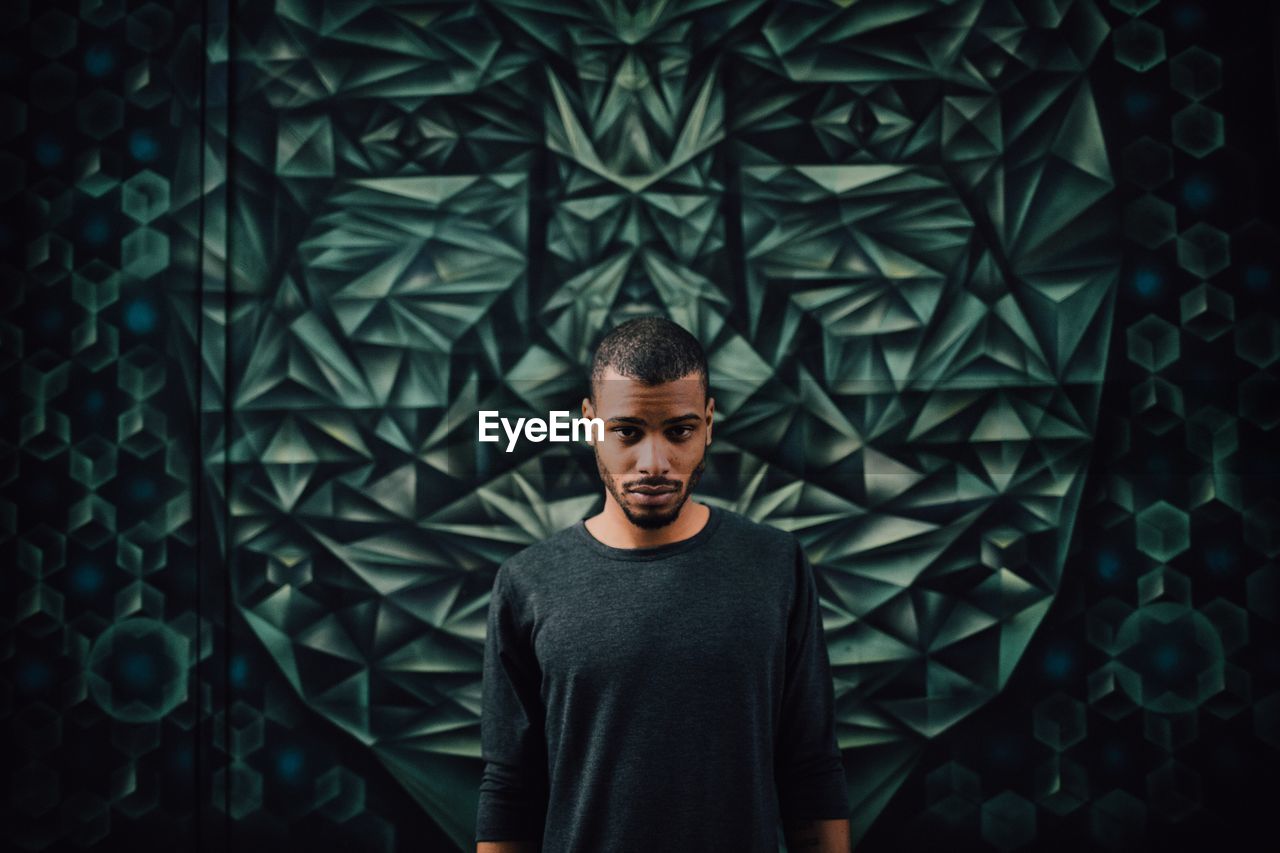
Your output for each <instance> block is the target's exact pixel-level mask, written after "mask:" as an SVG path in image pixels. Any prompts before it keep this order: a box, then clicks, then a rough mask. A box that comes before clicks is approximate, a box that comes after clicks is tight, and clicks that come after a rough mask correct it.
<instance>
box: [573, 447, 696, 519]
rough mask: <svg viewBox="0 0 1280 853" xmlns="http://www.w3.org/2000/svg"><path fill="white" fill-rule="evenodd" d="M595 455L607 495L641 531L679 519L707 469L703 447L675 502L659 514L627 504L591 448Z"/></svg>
mask: <svg viewBox="0 0 1280 853" xmlns="http://www.w3.org/2000/svg"><path fill="white" fill-rule="evenodd" d="M593 449H594V450H595V455H596V469H597V470H598V471H599V472H600V479H601V480H604V485H605V488H606V489H608V490H609V494H611V495H613V499H614V501H616V502H617V504H618V506H620V507H622V512H623V514H624V515H625V516H626V517H627V521H629V522H631V523H632V524H634V525H635V526H636V527H639V528H640V529H642V530H657V529H659V528H661V527H666V526H667V525H668V524H670V523H671V522H673V521H675V520H676V519H677V518H679V517H680V510H681V509H682V508H683V507H684V503H685V501H687V500H689V498H690V497H691V496H692V495H693V489H694V487H695V486H697V485H698V481H699V480H701V479H702V472H703V471H705V470H706V467H707V451H706V447H705V445H704V446H703V450H702V457H701V458H700V459H699V460H698V464H697V465H696V466H694V469H693V471H692V472H691V473H690V474H689V480H688V482H686V483H684V484H682V487H681V488H680V489H679V492H678V495H677V497H676V500H675V502H674V503H673V504H672V505H671V506H670V507H669V508H668V509H665V510H663V511H661V512H657V511H649V510H646V509H643V508H641V509H640V510H639V511H636V510H634V509H632V508H631V506H630V505H629V504H628V503H627V500H626V497H627V494H626V492H624V491H623V490H622V487H620V486H619V485H618V481H617V480H615V479H614V477H613V475H612V474H611V473H609V469H608V468H606V467H605V466H604V463H602V462H601V461H600V450H599V449H598V448H593Z"/></svg>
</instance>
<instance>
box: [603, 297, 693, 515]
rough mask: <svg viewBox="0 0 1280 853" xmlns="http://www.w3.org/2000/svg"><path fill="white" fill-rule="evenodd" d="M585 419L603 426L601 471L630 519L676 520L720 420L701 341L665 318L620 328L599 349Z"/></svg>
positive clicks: (633, 322)
mask: <svg viewBox="0 0 1280 853" xmlns="http://www.w3.org/2000/svg"><path fill="white" fill-rule="evenodd" d="M582 414H583V416H584V417H588V418H592V417H598V418H602V419H603V420H604V441H603V442H593V445H592V446H593V448H594V450H595V455H596V467H597V468H598V469H599V471H600V478H601V479H602V480H604V484H605V487H606V488H607V489H608V491H609V495H610V496H611V497H612V499H613V500H614V501H615V502H616V503H617V504H618V506H619V507H620V508H621V510H622V512H623V513H624V514H625V515H626V517H627V520H629V521H630V522H631V523H632V524H634V525H636V526H637V527H642V528H644V529H646V530H654V529H657V528H659V527H665V526H666V525H668V524H670V523H671V522H673V521H675V520H676V518H678V517H679V515H680V510H681V508H682V507H683V506H684V504H685V501H687V500H688V499H689V496H690V495H691V494H692V493H693V488H694V486H696V485H697V483H698V480H699V478H701V476H702V471H703V469H704V468H705V467H706V449H707V445H708V444H710V443H711V421H712V417H713V416H714V414H715V399H714V398H712V397H711V391H710V382H709V378H708V371H707V358H706V355H705V354H704V353H703V351H702V346H701V345H700V344H699V343H698V340H697V338H695V337H694V336H693V335H691V334H689V333H688V332H687V331H685V330H684V329H682V328H681V327H680V326H678V325H676V324H675V323H673V322H671V321H670V320H667V319H665V318H663V317H638V318H636V319H634V320H628V321H627V322H625V323H622V324H621V325H619V326H618V327H616V328H615V329H613V330H612V331H610V332H609V333H608V334H607V335H605V337H604V339H603V340H601V341H600V345H599V346H598V347H597V348H596V353H595V358H594V359H593V361H592V365H591V394H590V396H588V397H585V398H583V400H582Z"/></svg>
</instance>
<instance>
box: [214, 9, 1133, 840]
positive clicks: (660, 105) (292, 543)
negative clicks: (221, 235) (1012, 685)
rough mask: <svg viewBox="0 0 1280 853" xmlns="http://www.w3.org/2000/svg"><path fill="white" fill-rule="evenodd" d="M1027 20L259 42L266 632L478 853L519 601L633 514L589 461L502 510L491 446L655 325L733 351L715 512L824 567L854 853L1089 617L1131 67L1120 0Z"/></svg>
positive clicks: (238, 451)
mask: <svg viewBox="0 0 1280 853" xmlns="http://www.w3.org/2000/svg"><path fill="white" fill-rule="evenodd" d="M1016 17H1017V18H1019V20H1011V19H1009V18H1008V17H1007V16H1006V15H1005V13H1004V12H1002V11H1000V10H999V9H988V8H986V4H984V3H981V2H972V0H971V2H962V3H949V4H941V3H925V4H919V5H918V6H916V7H914V8H910V9H908V8H906V7H902V6H901V5H897V4H893V3H887V2H886V3H861V4H856V5H852V6H849V7H848V8H844V9H841V8H838V7H837V8H832V7H829V6H827V5H825V4H824V5H815V6H806V5H804V4H797V5H795V6H780V7H777V8H768V7H765V6H763V5H762V4H760V3H758V2H748V3H742V2H731V1H730V2H724V3H708V4H699V5H697V6H694V7H688V8H686V7H681V6H672V7H666V6H662V5H656V4H639V5H637V6H635V7H634V8H633V7H627V6H615V7H605V8H601V7H598V6H596V5H594V4H586V3H584V4H574V3H567V4H564V6H563V7H562V8H555V7H550V6H548V7H540V8H529V7H525V6H522V5H519V4H512V5H504V4H497V5H495V6H494V7H492V8H489V7H483V6H478V5H476V6H472V5H467V4H462V5H459V6H457V7H454V8H451V9H449V10H448V11H445V10H444V9H439V10H434V11H433V12H432V14H430V15H426V16H424V17H416V16H415V15H413V14H409V12H408V10H407V9H405V8H401V7H399V6H397V5H396V4H390V5H374V4H369V3H353V4H347V5H344V6H343V7H342V10H341V11H340V12H339V11H332V12H330V13H327V14H320V13H317V12H315V11H314V8H313V7H311V6H310V5H309V4H303V3H294V4H282V5H281V6H280V7H278V8H277V10H276V14H275V15H274V16H263V17H262V18H260V19H257V20H255V21H253V22H246V24H245V25H244V29H243V31H242V32H241V34H240V37H241V42H240V43H241V44H242V45H244V48H245V49H244V50H243V51H242V52H238V53H236V54H235V56H236V58H237V61H238V63H239V64H240V66H241V70H238V71H237V73H238V74H239V75H240V76H239V80H240V82H241V87H240V88H239V90H238V96H239V97H238V100H237V102H236V104H235V106H236V108H237V109H238V110H239V114H240V117H241V122H242V123H241V125H240V127H243V128H246V131H245V132H241V133H239V134H233V135H232V136H231V137H230V139H229V158H230V160H229V165H230V168H229V171H232V172H233V173H234V177H235V179H236V181H237V182H236V183H235V184H234V185H233V186H231V187H230V188H229V191H230V192H231V196H230V197H229V210H230V212H231V214H232V216H233V222H232V225H231V231H230V244H231V246H232V248H233V251H234V255H233V257H232V259H231V261H230V263H229V271H230V274H231V275H232V276H233V280H234V281H236V282H240V281H243V290H241V288H240V286H239V285H238V284H237V286H236V291H237V292H236V297H235V301H236V303H237V304H238V305H239V306H240V309H241V310H240V312H239V313H237V314H236V315H235V316H234V317H233V318H232V320H231V323H230V327H229V332H228V333H229V337H230V339H231V340H232V341H233V342H239V341H243V342H244V345H243V347H242V348H241V349H240V350H239V351H238V352H237V351H235V350H233V353H232V357H231V359H230V363H229V365H228V370H229V373H228V375H227V376H226V377H224V381H226V382H227V384H228V386H229V387H230V388H231V389H232V390H231V392H230V405H231V410H230V411H229V412H228V413H227V415H228V419H229V420H228V422H229V423H230V425H231V431H230V433H229V435H228V441H229V442H230V447H229V455H230V465H231V470H230V472H229V482H230V483H231V484H232V485H231V492H230V493H228V494H226V495H220V496H219V498H220V499H222V500H225V501H226V502H227V503H228V504H229V505H230V523H231V524H232V528H231V537H230V542H231V544H232V547H233V548H234V549H235V553H233V555H232V557H231V564H232V567H233V572H232V580H233V584H234V586H233V591H234V595H235V603H236V606H237V608H238V609H239V610H240V612H241V613H242V614H243V616H244V617H245V620H246V622H247V623H248V624H249V626H250V627H251V628H252V629H253V631H254V633H255V634H256V635H257V636H258V638H259V639H260V640H261V641H262V642H263V644H264V645H265V647H266V648H267V649H268V650H269V652H270V654H271V655H272V657H273V659H274V660H275V661H276V663H277V664H278V666H279V667H280V670H281V672H282V674H283V677H284V678H285V679H287V680H288V682H289V683H290V684H291V685H292V686H293V688H294V689H295V690H296V691H297V692H298V694H299V695H300V696H301V697H303V698H304V699H305V701H306V702H307V704H308V705H309V706H310V707H312V708H313V709H315V710H316V711H318V712H319V713H320V714H322V715H323V716H325V717H326V718H327V719H329V720H331V721H332V722H334V723H336V724H337V725H338V726H340V727H341V728H343V729H345V730H346V731H347V732H349V733H350V734H351V735H353V736H354V737H355V738H357V739H358V740H359V741H360V742H362V743H364V744H367V745H368V747H369V748H370V749H372V750H373V751H374V753H375V754H376V755H377V756H378V757H379V758H380V759H381V760H382V761H383V762H385V763H386V765H387V766H388V767H389V768H390V769H391V770H392V772H393V773H394V774H395V775H396V776H397V777H398V778H399V779H401V781H402V782H403V783H404V784H405V786H406V787H407V788H408V789H409V790H410V791H412V792H413V794H414V796H415V797H416V798H417V799H418V800H419V802H420V803H421V804H422V807H423V808H424V809H425V810H427V811H428V813H430V815H431V817H432V819H433V820H434V821H435V822H436V823H437V824H439V825H440V826H442V827H444V828H445V829H446V830H447V831H448V832H449V833H450V835H451V836H452V837H453V838H454V840H455V841H456V842H457V843H458V844H459V846H465V845H466V842H467V840H468V839H469V838H470V837H471V826H470V823H469V820H468V818H469V815H470V814H471V812H472V811H473V810H474V809H473V804H472V801H473V797H474V786H472V785H470V784H469V782H470V778H469V776H468V774H467V773H466V772H465V770H464V769H463V768H464V765H462V764H460V762H459V759H460V758H478V757H479V741H478V725H477V724H478V706H477V702H476V699H477V695H478V694H477V691H476V687H477V676H478V672H479V665H480V661H479V655H478V649H479V644H478V642H477V641H478V640H479V639H480V637H481V636H482V628H481V618H480V617H481V616H482V615H483V613H484V612H485V604H486V602H487V596H488V589H489V585H488V584H487V583H485V581H488V580H491V571H490V570H491V569H492V568H493V567H494V564H495V563H496V562H498V560H496V559H495V558H496V557H497V556H499V555H502V554H504V553H509V552H510V549H511V546H513V545H517V544H519V545H523V544H528V543H531V542H533V541H535V540H537V539H540V538H542V537H544V536H546V535H547V534H549V533H552V532H554V531H555V530H557V529H559V528H561V527H564V526H566V525H568V524H570V523H572V522H573V521H575V520H576V519H577V518H579V517H581V515H582V514H583V513H584V512H585V511H586V510H587V509H588V508H589V507H590V506H591V505H592V504H593V503H594V502H595V501H596V500H597V499H598V495H599V483H598V481H597V479H596V478H595V476H593V474H594V472H593V471H592V469H591V467H590V466H589V465H587V464H584V460H585V461H589V453H587V451H586V448H584V447H579V448H576V450H575V451H574V452H570V453H566V452H564V451H563V448H551V449H547V448H546V447H543V448H537V450H536V451H533V452H531V453H526V454H524V455H522V456H520V457H518V458H516V459H513V460H510V461H508V460H506V459H504V460H502V461H501V462H495V463H494V464H493V466H492V467H491V469H490V470H488V471H485V472H478V471H476V470H475V468H474V467H473V466H470V465H466V464H463V457H464V456H465V452H460V451H459V450H458V449H457V448H462V447H466V446H468V445H470V446H471V447H478V445H477V444H476V442H475V435H474V427H473V425H472V420H471V418H470V417H469V416H468V415H469V413H470V412H473V411H475V409H476V408H477V406H478V407H480V408H498V409H500V410H502V411H508V410H509V409H511V408H516V409H520V408H521V407H522V406H528V408H529V409H530V410H531V411H533V412H537V411H539V410H542V411H545V410H548V409H551V408H572V406H573V405H574V403H575V402H576V401H577V400H578V399H580V397H581V387H575V383H580V382H581V377H583V376H584V375H585V373H586V370H587V367H588V364H589V356H590V346H591V344H592V342H593V339H597V338H598V336H599V335H600V333H601V329H602V328H607V327H609V326H611V325H613V324H614V323H615V322H616V321H617V320H618V319H620V318H623V317H626V316H630V315H632V314H634V313H644V312H655V311H656V312H660V313H664V314H667V315H669V316H672V317H674V318H675V319H677V321H679V322H682V323H684V324H685V325H686V326H687V327H688V328H691V329H695V330H697V331H698V332H699V333H700V335H701V336H702V338H703V339H704V341H706V342H707V343H708V344H709V347H708V349H709V353H708V355H709V359H710V361H711V366H712V373H713V383H714V385H715V392H716V397H717V401H718V404H719V405H718V409H719V411H720V412H721V415H722V417H723V423H724V427H723V428H722V430H720V431H719V432H718V435H719V437H720V438H721V440H720V441H718V442H717V443H716V447H715V448H714V453H713V459H714V467H715V471H716V474H715V476H714V477H713V478H709V480H708V483H707V487H706V494H707V496H708V499H709V500H711V499H716V500H718V501H719V502H721V503H723V504H724V505H726V506H731V507H733V508H735V509H737V510H738V511H740V512H745V513H746V514H748V515H750V516H751V517H754V518H757V519H760V520H763V521H765V522H767V523H769V524H773V525H777V526H780V527H785V528H787V529H789V530H793V531H795V532H796V533H797V534H798V535H799V536H800V537H801V541H802V542H804V544H805V545H806V548H807V552H808V553H809V554H810V555H812V557H813V559H814V561H815V564H816V565H817V566H818V572H819V576H820V579H821V580H820V583H821V584H822V586H823V596H822V597H823V601H824V624H825V627H826V631H827V639H828V643H829V647H830V655H831V659H832V665H833V668H834V673H835V678H836V696H837V702H838V703H839V706H840V711H839V724H838V725H839V732H840V733H839V740H840V743H841V747H842V749H843V750H845V753H846V758H847V760H848V762H849V764H850V766H851V767H854V768H857V769H858V772H857V773H856V774H855V775H854V780H855V784H854V792H853V795H852V796H853V800H854V801H853V804H852V805H853V814H854V820H855V832H857V831H858V830H862V829H865V827H866V826H867V825H869V823H870V822H871V821H872V820H873V819H874V818H875V816H876V814H877V812H878V811H879V809H880V807H881V806H882V804H883V803H884V801H885V800H886V799H887V798H888V797H889V796H891V795H892V794H893V792H894V791H895V790H896V788H897V785H898V783H899V782H900V781H901V779H902V778H903V776H904V775H905V774H906V773H907V772H908V770H909V769H910V767H911V765H912V761H913V759H914V758H915V757H916V755H917V754H918V750H919V747H920V745H921V744H922V742H924V741H926V740H928V739H930V738H933V737H936V736H938V735H939V734H942V733H943V732H945V731H947V730H948V729H949V728H950V727H951V726H952V725H953V724H954V723H955V722H956V721H958V720H960V719H963V718H964V717H965V716H966V715H968V714H970V713H972V712H973V711H974V710H976V709H977V708H979V707H980V706H981V705H982V704H983V703H984V702H985V701H987V700H988V699H989V698H991V696H993V695H994V694H996V693H997V692H999V690H1001V689H1002V688H1003V687H1004V684H1005V683H1006V681H1007V680H1008V677H1009V674H1010V672H1011V671H1012V670H1013V667H1014V666H1015V665H1016V664H1017V662H1018V660H1019V658H1020V657H1021V654H1022V651H1023V649H1024V648H1025V646H1026V644H1027V642H1028V641H1029V640H1030V638H1031V636H1032V634H1033V632H1034V631H1035V629H1036V627H1037V626H1038V625H1039V623H1040V621H1041V619H1042V618H1043V616H1044V613H1045V611H1046V610H1047V608H1048V606H1049V604H1050V603H1051V602H1052V600H1053V595H1054V593H1055V592H1056V590H1057V588H1058V584H1059V581H1060V577H1061V572H1062V563H1063V557H1064V554H1065V547H1066V542H1067V541H1068V539H1069V536H1070V532H1071V530H1072V526H1073V522H1074V518H1075V512H1076V509H1077V507H1078V505H1079V501H1080V494H1081V488H1082V485H1083V481H1084V476H1083V475H1084V471H1085V467H1086V465H1087V461H1088V448H1089V439H1090V437H1091V435H1092V432H1093V425H1094V421H1095V419H1096V412H1097V395H1098V391H1099V389H1100V386H1101V381H1102V371H1103V366H1104V363H1105V349H1106V346H1105V344H1106V341H1107V338H1108V330H1109V327H1110V319H1111V301H1112V298H1113V296H1114V288H1115V284H1116V281H1117V278H1118V268H1117V264H1118V254H1117V252H1116V249H1115V246H1114V240H1113V239H1112V238H1113V236H1114V235H1113V232H1112V229H1111V228H1110V227H1109V226H1108V222H1109V221H1110V219H1111V218H1113V217H1114V216H1115V213H1114V211H1113V210H1112V209H1111V208H1110V207H1109V206H1108V204H1107V202H1108V199H1109V196H1110V195H1111V191H1112V189H1113V182H1112V175H1111V168H1110V165H1109V164H1108V162H1107V159H1106V155H1105V150H1104V147H1103V140H1102V136H1101V127H1100V124H1099V122H1098V118H1097V113H1096V108H1095V105H1094V101H1093V97H1092V90H1091V87H1090V84H1089V81H1088V79H1087V74H1086V71H1087V67H1088V64H1089V62H1090V61H1091V59H1092V58H1093V55H1094V54H1095V53H1096V51H1097V50H1098V49H1099V48H1100V46H1101V45H1102V44H1103V42H1104V41H1105V38H1106V34H1107V27H1106V25H1105V23H1104V21H1103V19H1102V18H1101V16H1100V14H1099V13H1098V12H1097V10H1096V9H1094V8H1093V5H1092V3H1090V2H1083V3H1078V4H1064V6H1063V7H1062V8H1060V9H1058V10H1055V11H1054V12H1053V13H1052V14H1048V13H1046V14H1041V15H1038V16H1036V15H1033V16H1029V19H1028V16H1016ZM1046 66H1047V67H1046ZM730 198H732V199H733V203H730V201H729V199H730ZM535 222H537V223H540V227H537V228H536V230H535V228H534V226H533V223H535ZM285 223H287V224H285ZM472 387H475V388H476V389H477V391H475V392H474V393H470V392H469V389H470V388H472ZM481 395H483V396H481ZM451 448H452V449H451ZM211 450H212V452H213V453H214V454H215V455H217V454H219V453H220V452H221V449H220V448H218V447H216V446H215V447H213V448H211ZM442 462H443V463H444V464H442Z"/></svg>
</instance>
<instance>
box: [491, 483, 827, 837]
mask: <svg viewBox="0 0 1280 853" xmlns="http://www.w3.org/2000/svg"><path fill="white" fill-rule="evenodd" d="M481 745H482V757H483V759H484V761H485V767H484V775H483V779H482V782H481V785H480V800H479V808H478V814H477V820H476V840H477V841H505V840H522V839H523V840H534V841H541V842H542V848H541V849H542V851H543V853H651V851H655V850H661V851H666V852H667V853H680V851H690V853H692V852H693V851H697V853H708V851H734V853H753V851H759V853H777V850H778V838H779V834H780V829H779V821H780V820H782V821H788V822H789V821H792V820H806V819H833V818H845V817H848V814H849V806H848V792H847V788H846V780H845V771H844V766H843V763H842V756H841V752H840V749H839V746H838V744H837V741H836V735H835V715H834V690H833V685H832V679H831V672H830V664H829V658H828V654H827V648H826V643H825V639H824V635H823V630H822V623H821V619H820V614H819V606H818V595H817V586H816V582H815V578H814V573H813V569H812V567H811V566H810V564H809V561H808V559H807V558H806V556H805V554H804V551H803V550H802V549H801V547H800V544H799V541H798V540H797V539H796V537H795V536H794V535H793V534H791V533H788V532H786V531H781V530H777V529H775V528H772V527H769V526H767V525H763V524H759V523H757V522H753V521H751V520H749V519H747V518H746V517H744V516H742V515H740V514H737V513H734V512H731V511H729V510H723V509H720V508H717V507H714V506H712V507H711V515H710V517H709V518H708V520H707V522H706V524H705V525H704V526H703V528H702V529H701V530H699V531H698V532H697V533H696V534H695V535H693V536H692V537H690V538H687V539H684V540H681V541H679V542H674V543H670V544H667V545H660V546H657V547H651V548H632V549H627V548H614V547H611V546H608V545H605V544H604V543H602V542H600V541H599V540H597V539H596V538H595V537H594V536H592V535H591V533H590V532H589V531H588V530H587V529H586V525H585V523H584V522H582V521H579V522H578V523H577V524H575V525H573V526H571V527H568V528H565V529H564V530H561V531H559V532H558V533H556V534H554V535H552V536H550V537H548V538H547V539H546V540H544V541H542V542H540V543H537V544H535V545H531V546H529V547H528V548H525V549H524V550H523V551H521V552H520V553H518V554H516V555H515V556H513V557H511V558H510V559H509V560H507V561H506V562H504V563H503V564H502V565H501V566H500V567H499V569H498V573H497V576H496V577H495V578H494V583H493V589H492V594H491V598H490V603H489V614H488V634H487V637H486V640H485V655H484V673H483V687H482V713H481Z"/></svg>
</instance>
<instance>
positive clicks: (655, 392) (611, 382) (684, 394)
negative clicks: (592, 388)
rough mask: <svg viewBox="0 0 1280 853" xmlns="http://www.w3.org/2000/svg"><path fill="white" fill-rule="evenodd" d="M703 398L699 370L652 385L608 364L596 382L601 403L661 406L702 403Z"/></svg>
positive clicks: (598, 400) (598, 398) (597, 399)
mask: <svg viewBox="0 0 1280 853" xmlns="http://www.w3.org/2000/svg"><path fill="white" fill-rule="evenodd" d="M703 401H704V394H703V388H702V377H701V376H700V375H699V374H697V373H691V374H689V375H688V376H684V377H682V378H680V379H674V380H672V381H670V382H662V383H659V384H658V385H648V384H646V383H644V382H641V381H640V380H638V379H635V378H633V377H630V376H623V375H622V374H620V373H618V372H617V371H616V370H614V369H613V368H612V367H608V368H606V369H605V372H604V375H603V376H601V377H600V379H598V380H597V382H596V402H597V403H601V404H611V405H618V404H627V405H643V406H658V405H688V404H690V403H697V404H698V405H699V406H701V404H702V403H703Z"/></svg>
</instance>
